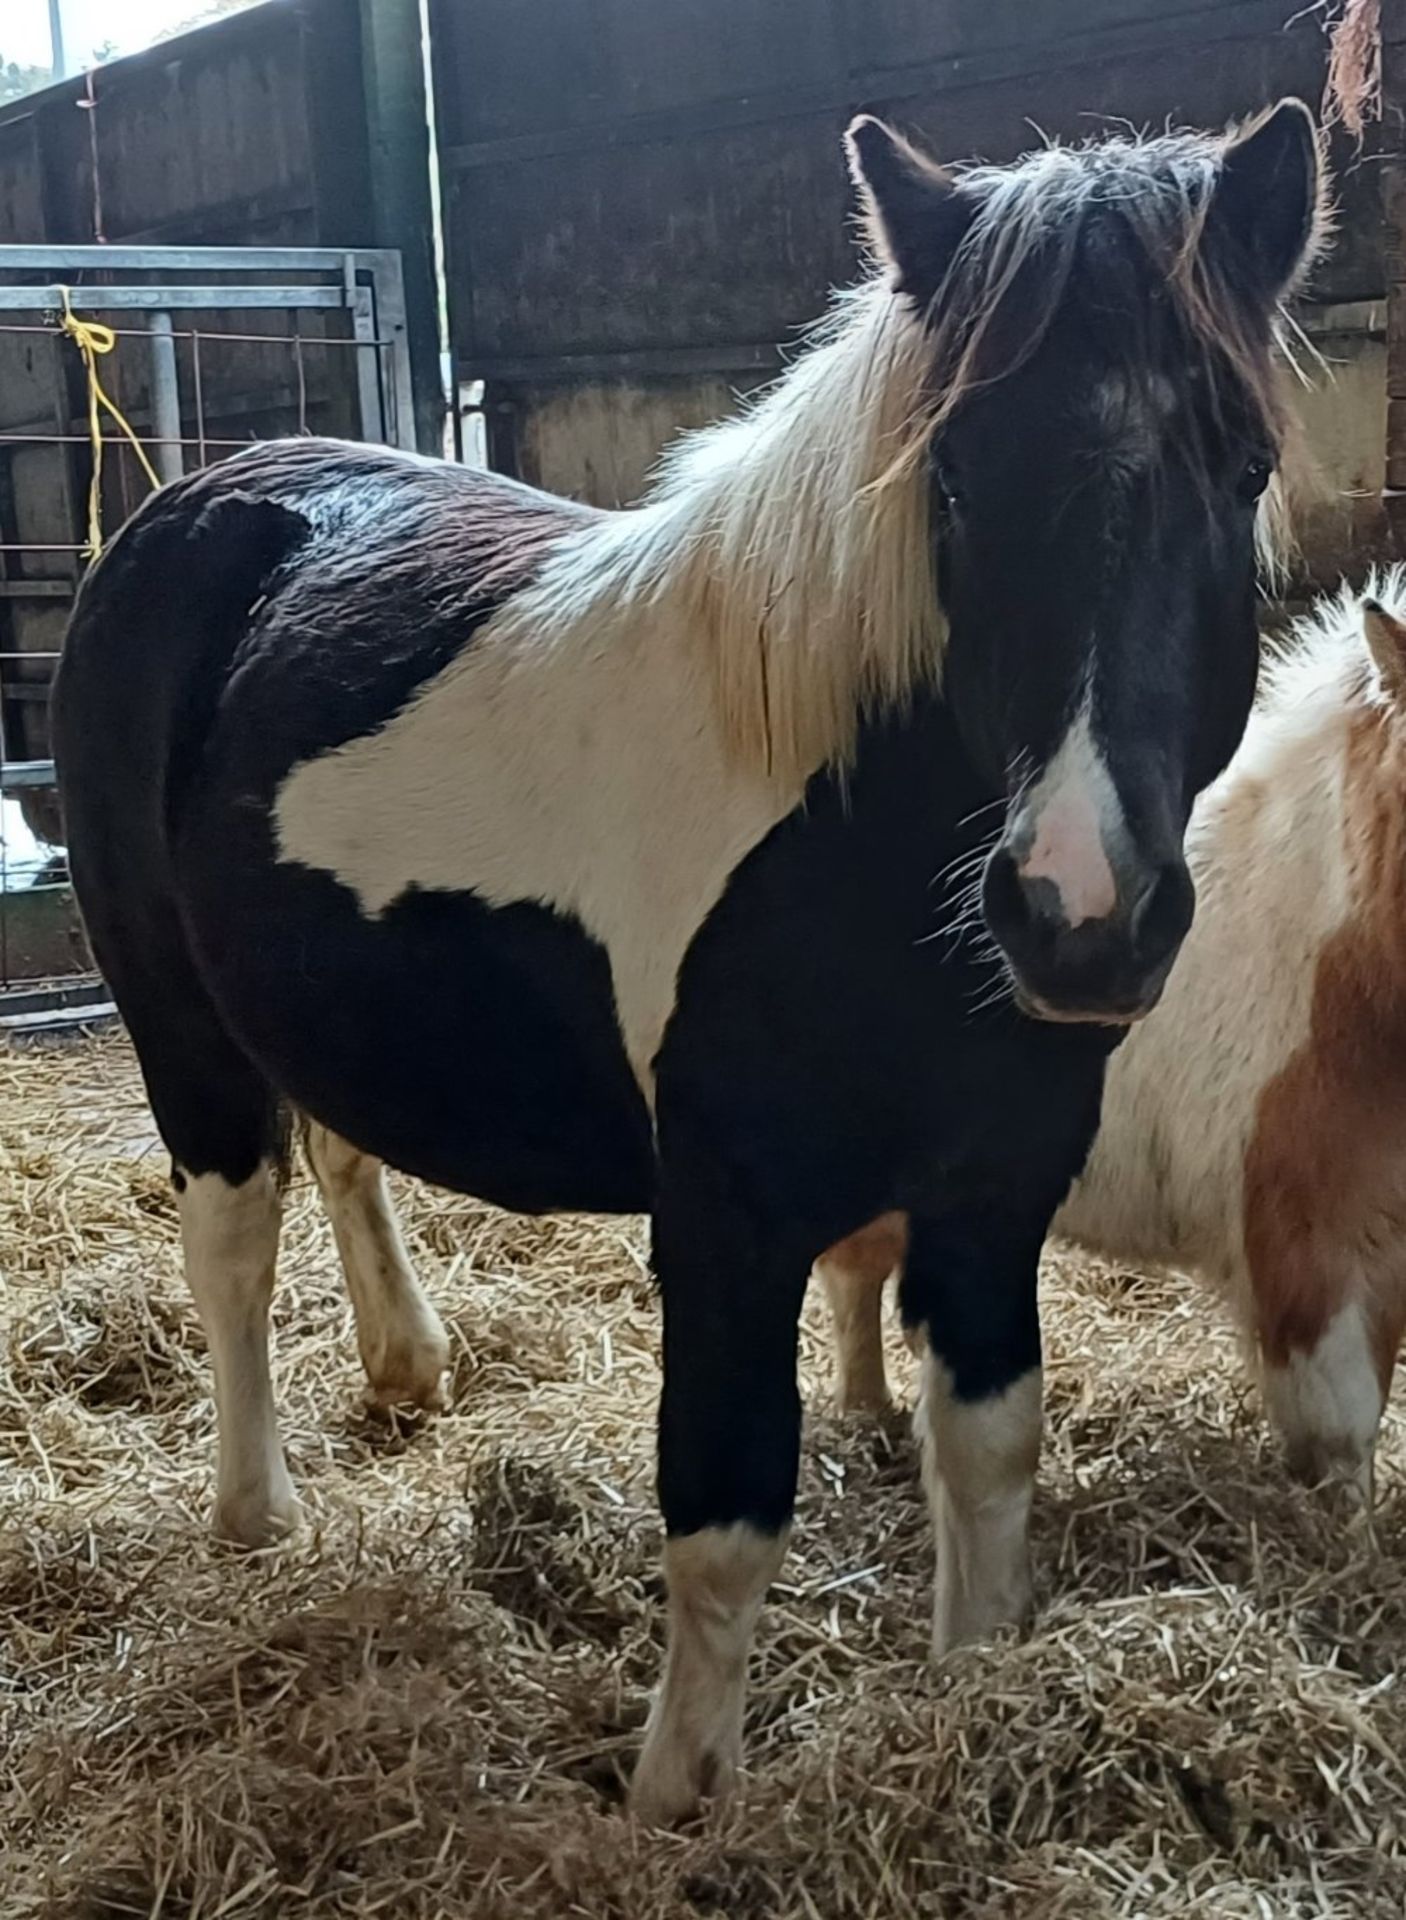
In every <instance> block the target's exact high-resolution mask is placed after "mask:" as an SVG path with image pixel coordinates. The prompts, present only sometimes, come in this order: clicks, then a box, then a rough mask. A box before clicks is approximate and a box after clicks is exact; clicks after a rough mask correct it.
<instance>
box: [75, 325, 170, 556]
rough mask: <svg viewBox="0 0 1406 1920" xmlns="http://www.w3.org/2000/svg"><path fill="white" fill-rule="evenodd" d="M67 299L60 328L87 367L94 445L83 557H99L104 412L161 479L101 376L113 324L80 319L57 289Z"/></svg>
mask: <svg viewBox="0 0 1406 1920" xmlns="http://www.w3.org/2000/svg"><path fill="white" fill-rule="evenodd" d="M56 291H57V293H58V296H59V298H60V300H62V302H63V317H62V318H61V319H60V321H59V327H60V330H61V331H62V332H64V333H66V334H67V335H68V337H69V339H70V340H71V341H72V342H73V344H74V346H76V347H77V349H78V351H79V353H80V354H81V355H82V357H83V370H84V372H85V373H86V374H87V376H88V436H89V438H90V440H91V441H92V447H93V474H92V479H91V480H90V481H89V483H88V544H87V546H86V547H85V548H84V549H83V557H84V558H85V559H87V560H96V559H97V557H98V555H99V554H100V553H101V552H102V550H103V524H102V481H103V413H104V411H106V412H107V413H108V414H109V415H110V416H111V418H112V419H113V421H114V422H115V423H116V424H117V426H119V427H120V428H121V429H122V431H123V433H125V434H126V436H127V438H128V440H129V441H130V442H131V445H132V451H133V453H135V454H136V456H137V458H138V460H140V461H141V463H142V468H143V470H144V472H145V473H146V477H147V479H148V480H150V482H151V484H152V485H153V486H154V487H159V486H160V485H161V481H160V480H159V478H158V477H157V473H156V469H155V467H153V466H152V464H151V462H150V460H148V459H147V457H146V449H145V448H144V447H143V445H142V443H141V441H140V440H139V439H138V438H137V436H136V433H135V432H134V431H133V428H132V423H131V422H130V421H129V420H128V418H127V416H126V414H124V413H123V411H122V409H121V408H120V407H119V406H118V405H117V403H116V401H115V400H113V399H112V397H111V396H110V395H109V394H108V393H107V391H106V389H105V388H104V386H103V383H102V381H101V380H100V379H99V378H98V359H99V356H100V355H102V354H104V353H111V352H112V350H113V348H114V347H115V346H116V345H117V335H116V334H115V333H114V332H113V330H112V328H111V327H105V326H103V325H101V323H100V322H98V321H96V320H80V319H79V318H78V315H77V314H76V313H75V312H74V311H73V302H72V301H71V300H70V298H69V292H68V288H67V287H58V288H57V289H56Z"/></svg>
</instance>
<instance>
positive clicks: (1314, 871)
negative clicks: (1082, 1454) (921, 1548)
mask: <svg viewBox="0 0 1406 1920" xmlns="http://www.w3.org/2000/svg"><path fill="white" fill-rule="evenodd" d="M1187 855H1188V859H1189V861H1190V865H1191V870H1192V874H1193V877H1194V879H1195V882H1196V889H1197V899H1198V905H1197V912H1196V920H1195V923H1194V925H1193V927H1192V931H1191V933H1190V935H1189V936H1188V938H1187V941H1186V944H1185V946H1184V947H1183V949H1182V953H1181V957H1180V959H1179V961H1178V963H1177V967H1176V970H1175V972H1174V973H1173V975H1172V979H1171V982H1170V984H1169V986H1168V988H1167V991H1166V994H1165V995H1164V997H1163V1000H1162V1003H1161V1005H1160V1006H1159V1007H1158V1008H1157V1010H1156V1012H1155V1013H1153V1014H1151V1015H1150V1016H1149V1017H1148V1019H1147V1020H1146V1021H1144V1022H1143V1023H1142V1025H1141V1026H1139V1027H1138V1028H1136V1029H1135V1030H1134V1032H1133V1033H1132V1034H1131V1035H1130V1037H1129V1038H1128V1040H1127V1041H1126V1042H1125V1043H1124V1045H1123V1046H1122V1048H1121V1049H1120V1050H1119V1051H1118V1052H1117V1053H1116V1054H1115V1055H1114V1056H1113V1059H1112V1062H1111V1064H1110V1066H1109V1069H1108V1077H1107V1082H1106V1086H1105V1092H1104V1104H1103V1120H1102V1125H1101V1128H1100V1131H1099V1134H1098V1136H1097V1139H1096V1141H1095V1144H1094V1147H1093V1149H1092V1152H1091V1154H1090V1157H1089V1162H1088V1166H1087V1168H1086V1170H1085V1172H1084V1174H1083V1177H1082V1178H1081V1179H1080V1181H1079V1182H1078V1184H1077V1185H1076V1187H1075V1188H1074V1191H1073V1193H1072V1194H1071V1196H1070V1199H1069V1200H1068V1202H1067V1203H1066V1205H1065V1206H1064V1208H1063V1209H1062V1210H1061V1212H1060V1213H1059V1214H1058V1215H1057V1216H1056V1220H1055V1231H1056V1232H1059V1233H1063V1234H1065V1235H1067V1236H1068V1237H1069V1238H1071V1239H1073V1240H1076V1241H1079V1242H1081V1243H1082V1244H1084V1245H1086V1246H1088V1247H1090V1248H1093V1249H1095V1250H1097V1251H1099V1252H1101V1253H1104V1254H1108V1255H1111V1256H1112V1257H1114V1258H1116V1259H1127V1260H1133V1261H1141V1262H1149V1263H1155V1264H1165V1265H1168V1266H1178V1267H1180V1266H1185V1267H1188V1268H1192V1269H1195V1270H1197V1271H1199V1272H1200V1273H1201V1274H1203V1275H1204V1276H1205V1278H1206V1279H1207V1280H1208V1281H1209V1282H1210V1284H1211V1285H1212V1286H1213V1287H1214V1288H1215V1289H1216V1291H1217V1292H1218V1293H1219V1294H1220V1295H1221V1296H1222V1297H1223V1298H1224V1299H1225V1301H1226V1302H1227V1303H1228V1305H1229V1306H1230V1309H1231V1311H1232V1312H1233V1314H1234V1315H1235V1318H1236V1319H1237V1321H1238V1322H1239V1324H1240V1326H1241V1328H1242V1329H1243V1331H1244V1333H1245V1335H1246V1338H1247V1341H1248V1343H1249V1346H1250V1349H1251V1351H1252V1353H1253V1355H1254V1357H1255V1360H1256V1362H1257V1367H1258V1372H1259V1377H1260V1380H1261V1383H1262V1386H1263V1391H1264V1397H1265V1401H1266V1404H1267V1407H1268V1409H1269V1414H1270V1418H1271V1419H1272V1421H1273V1422H1274V1425H1275V1427H1276V1428H1277V1429H1278V1431H1279V1433H1280V1434H1281V1436H1282V1438H1283V1441H1284V1444H1285V1447H1286V1449H1287V1453H1288V1457H1289V1462H1290V1465H1291V1467H1292V1468H1293V1470H1294V1471H1295V1472H1296V1473H1298V1474H1300V1475H1301V1476H1303V1477H1306V1478H1308V1479H1310V1480H1314V1481H1317V1480H1322V1479H1326V1478H1329V1477H1333V1478H1339V1477H1342V1478H1346V1479H1347V1480H1348V1481H1350V1482H1351V1483H1353V1484H1355V1485H1356V1487H1358V1488H1359V1489H1360V1491H1361V1492H1362V1494H1363V1496H1364V1497H1366V1498H1368V1499H1370V1495H1371V1486H1372V1456H1373V1448H1374V1444H1375V1441H1376V1436H1377V1429H1378V1425H1379V1423H1380V1420H1381V1416H1382V1410H1383V1407H1384V1405H1385V1402H1386V1396H1387V1393H1388V1390H1389V1388H1390V1385H1391V1378H1392V1372H1393V1369H1394V1367H1395V1364H1396V1355H1397V1350H1398V1348H1399V1346H1400V1344H1401V1339H1402V1334H1403V1332H1404V1331H1406V568H1400V567H1398V568H1395V569H1393V570H1392V571H1391V572H1390V573H1389V574H1387V575H1385V576H1384V577H1383V578H1381V579H1380V580H1376V581H1374V582H1373V583H1372V588H1371V593H1370V595H1369V597H1368V598H1366V599H1363V600H1359V599H1358V598H1357V597H1356V596H1355V595H1353V594H1350V593H1348V592H1343V593H1342V594H1340V595H1339V596H1338V597H1336V598H1334V599H1331V600H1326V601H1324V602H1322V603H1320V604H1319V606H1318V607H1317V608H1316V610H1315V611H1314V612H1313V613H1311V614H1310V615H1309V616H1307V617H1306V618H1305V619H1303V620H1302V621H1301V622H1299V623H1298V626H1297V629H1296V632H1295V634H1294V637H1293V642H1292V644H1291V646H1290V648H1289V650H1288V651H1287V653H1286V654H1285V655H1284V656H1283V657H1282V658H1280V659H1278V660H1277V661H1276V662H1275V663H1274V664H1273V666H1272V667H1271V668H1270V669H1269V671H1268V674H1267V684H1266V686H1265V689H1264V692H1263V694H1262V696H1261V698H1260V701H1259V703H1258V705H1257V708H1256V711H1255V713H1254V715H1253V717H1252V719H1251V722H1250V726H1249V730H1248V731H1247V733H1246V735H1245V740H1244V743H1243V745H1242V746H1241V748H1240V751H1239V752H1238V754H1237V755H1236V757H1235V759H1234V760H1233V762H1232V763H1231V766H1230V767H1229V769H1228V770H1227V772H1226V773H1225V774H1224V775H1223V776H1222V777H1221V779H1220V780H1218V781H1217V782H1216V783H1215V785H1214V786H1212V787H1211V788H1209V789H1208V790H1207V792H1206V793H1205V794H1204V795H1203V797H1202V799H1201V801H1200V802H1199V804H1198V806H1197V808H1196V810H1195V812H1194V814H1193V816H1192V822H1191V827H1190V830H1189V833H1188V836H1187ZM906 1231H907V1229H906V1222H905V1219H904V1216H903V1215H901V1214H894V1213H890V1214H886V1215H884V1216H883V1217H882V1218H880V1219H879V1220H876V1221H875V1222H873V1223H872V1225H870V1226H869V1227H866V1228H864V1229H863V1230H862V1231H861V1232H859V1233H857V1234H854V1235H852V1236H851V1237H850V1238H849V1239H847V1240H845V1241H844V1242H843V1243H842V1244H841V1245H839V1246H838V1247H835V1248H833V1249H832V1250H831V1251H830V1252H829V1253H828V1254H826V1255H825V1256H824V1257H823V1258H822V1259H821V1260H820V1261H819V1262H818V1263H817V1273H818V1275H819V1277H820V1278H821V1280H822V1281H823V1283H824V1285H825V1287H826V1289H827V1291H828V1294H829V1298H830V1303H831V1307H832V1309H833V1314H834V1322H835V1332H836V1339H837V1345H838V1353H839V1366H838V1376H839V1397H840V1399H841V1402H842V1403H843V1404H845V1405H847V1406H851V1407H856V1406H866V1405H867V1406H873V1405H882V1404H883V1403H884V1402H885V1400H886V1399H887V1384H886V1381H885V1377H884V1362H883V1351H882V1345H881V1341H880V1295H881V1289H882V1285H883V1282H884V1280H885V1279H886V1277H887V1276H888V1275H889V1274H890V1273H891V1272H892V1271H893V1270H894V1269H895V1268H896V1267H898V1266H900V1265H901V1263H902V1260H903V1255H904V1248H905V1240H906Z"/></svg>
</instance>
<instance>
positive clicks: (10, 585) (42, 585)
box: [0, 580, 74, 660]
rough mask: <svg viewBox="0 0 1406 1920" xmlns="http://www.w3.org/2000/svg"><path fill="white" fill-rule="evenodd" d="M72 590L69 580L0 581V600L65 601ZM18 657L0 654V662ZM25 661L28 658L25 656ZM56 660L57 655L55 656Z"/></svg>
mask: <svg viewBox="0 0 1406 1920" xmlns="http://www.w3.org/2000/svg"><path fill="white" fill-rule="evenodd" d="M73 590H74V582H73V581H71V580H0V600H66V599H69V598H70V597H71V596H72V594H73ZM12 657H13V658H16V659H18V658H19V657H20V656H19V655H14V656H12V655H10V654H7V653H0V660H8V659H10V658H12ZM24 657H25V658H26V659H28V658H29V655H28V654H25V655H24ZM55 658H57V655H56V656H55Z"/></svg>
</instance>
